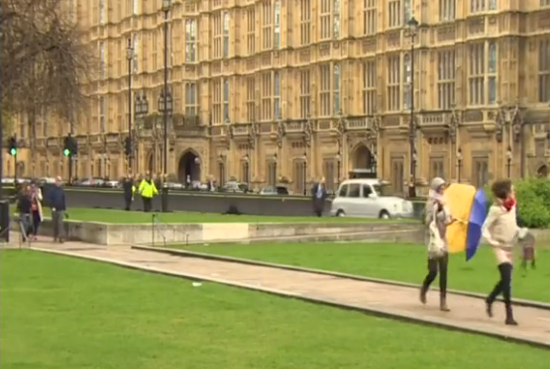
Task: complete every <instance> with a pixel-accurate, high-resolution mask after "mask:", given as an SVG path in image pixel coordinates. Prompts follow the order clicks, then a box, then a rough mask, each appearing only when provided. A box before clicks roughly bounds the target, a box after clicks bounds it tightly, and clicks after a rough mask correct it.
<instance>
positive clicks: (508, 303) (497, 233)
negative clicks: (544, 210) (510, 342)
mask: <svg viewBox="0 0 550 369" xmlns="http://www.w3.org/2000/svg"><path fill="white" fill-rule="evenodd" d="M491 192H492V193H493V196H494V202H493V205H491V207H490V208H489V213H488V214H487V219H486V220H485V222H484V223H483V227H482V235H483V238H485V240H486V241H487V243H488V244H489V245H490V246H491V247H492V248H493V251H494V253H495V257H496V259H497V264H498V271H499V274H500V280H499V281H498V283H497V284H496V285H495V287H494V288H493V291H492V292H491V293H490V294H489V296H487V299H486V300H485V304H486V312H487V315H488V316H489V317H493V303H494V302H495V299H496V297H497V296H498V295H500V294H501V293H502V295H503V297H504V305H505V309H506V321H505V324H507V325H517V324H518V323H517V322H516V321H515V319H514V316H513V313H512V296H511V295H512V288H511V283H512V270H513V268H512V263H513V253H512V248H513V246H514V243H515V242H516V240H517V239H518V236H519V233H520V232H519V231H520V230H519V227H518V225H517V220H516V199H515V197H514V194H513V188H512V181H510V180H509V179H500V180H497V181H495V182H494V183H493V185H492V186H491Z"/></svg>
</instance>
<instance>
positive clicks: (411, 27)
mask: <svg viewBox="0 0 550 369" xmlns="http://www.w3.org/2000/svg"><path fill="white" fill-rule="evenodd" d="M407 29H408V36H409V37H410V39H411V92H410V93H411V117H410V121H409V145H410V156H411V162H410V170H411V172H410V183H409V197H411V198H413V197H416V158H415V157H416V148H415V140H416V125H415V122H414V39H415V37H416V35H417V30H418V21H417V20H416V19H415V18H414V17H411V19H410V20H409V21H408V22H407Z"/></svg>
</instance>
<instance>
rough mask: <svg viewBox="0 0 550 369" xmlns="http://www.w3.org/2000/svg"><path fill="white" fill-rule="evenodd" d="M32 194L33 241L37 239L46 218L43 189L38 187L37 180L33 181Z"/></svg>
mask: <svg viewBox="0 0 550 369" xmlns="http://www.w3.org/2000/svg"><path fill="white" fill-rule="evenodd" d="M30 195H31V211H32V217H31V218H32V239H33V241H36V240H37V237H38V229H39V228H40V224H42V221H43V220H44V215H43V213H42V190H41V189H40V187H38V185H37V184H36V182H35V181H32V182H31V187H30Z"/></svg>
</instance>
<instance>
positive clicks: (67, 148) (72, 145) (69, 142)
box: [63, 135, 78, 157]
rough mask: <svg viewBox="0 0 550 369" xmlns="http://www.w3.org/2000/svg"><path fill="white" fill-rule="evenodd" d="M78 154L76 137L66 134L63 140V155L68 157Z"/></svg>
mask: <svg viewBox="0 0 550 369" xmlns="http://www.w3.org/2000/svg"><path fill="white" fill-rule="evenodd" d="M77 154H78V144H77V142H76V139H75V138H74V137H72V136H71V135H68V136H67V137H65V139H64V140H63V155H64V156H67V157H70V156H76V155H77Z"/></svg>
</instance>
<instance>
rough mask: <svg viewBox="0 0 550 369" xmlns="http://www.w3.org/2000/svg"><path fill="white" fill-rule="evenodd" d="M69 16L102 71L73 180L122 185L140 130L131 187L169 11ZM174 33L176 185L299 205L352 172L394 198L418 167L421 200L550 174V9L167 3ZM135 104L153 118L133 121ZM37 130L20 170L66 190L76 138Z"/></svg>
mask: <svg viewBox="0 0 550 369" xmlns="http://www.w3.org/2000/svg"><path fill="white" fill-rule="evenodd" d="M68 1H71V4H72V5H71V6H70V9H71V10H70V14H71V16H72V17H74V18H75V19H76V20H77V21H78V24H79V25H80V26H81V27H83V28H84V29H85V30H86V31H87V39H86V41H87V42H89V44H90V45H91V47H94V48H95V49H97V55H98V61H97V64H98V65H97V69H98V71H97V80H96V81H94V82H93V83H91V84H89V85H87V86H86V91H87V92H88V93H89V94H90V97H91V98H90V106H89V107H88V108H87V110H86V111H85V112H84V113H83V114H80V115H79V116H78V117H77V118H75V122H74V124H75V126H74V127H75V134H76V136H77V139H78V142H79V158H78V160H77V162H76V174H77V175H78V176H79V177H88V176H101V177H103V176H108V177H111V178H116V177H119V176H121V175H123V174H124V173H126V171H127V165H128V162H127V160H126V158H125V156H124V138H125V137H126V136H127V135H128V130H129V129H128V118H129V115H130V114H132V117H133V118H136V119H135V120H134V121H133V131H134V134H135V136H136V137H137V140H138V144H137V145H136V158H135V159H134V162H133V166H134V168H136V169H135V170H134V171H135V172H140V173H143V172H145V171H152V172H159V173H160V172H162V166H161V164H162V150H163V148H164V145H163V140H162V115H161V114H159V113H158V108H157V100H158V97H159V95H160V91H161V89H162V86H163V76H164V74H163V67H164V12H163V11H162V0H144V1H138V0H126V1H118V0H116V1H115V0H74V1H73V0H68ZM412 16H414V17H415V19H417V20H418V22H419V27H418V30H417V35H416V38H415V39H414V43H411V37H410V34H409V32H408V30H407V27H406V26H407V22H408V21H409V19H410V18H411V17H412ZM168 29H169V32H168V65H169V76H168V79H169V86H170V91H171V94H172V96H173V101H174V110H173V114H172V116H171V119H170V124H169V127H168V136H169V137H168V170H167V172H168V174H169V175H170V176H174V177H177V178H178V179H179V180H180V181H185V179H186V178H187V176H190V177H191V178H193V179H201V180H205V178H206V176H207V175H212V176H213V177H214V178H215V179H217V180H218V181H220V182H224V181H227V180H229V179H231V178H233V177H234V179H236V180H238V181H242V182H251V183H252V184H253V185H254V186H258V187H259V186H263V185H267V184H274V183H278V182H283V183H288V185H289V187H290V188H291V189H292V190H293V191H294V192H296V193H301V192H302V191H304V188H309V186H310V185H311V182H312V181H314V180H316V179H317V178H319V177H321V176H324V177H326V179H327V184H328V186H329V187H333V186H335V185H336V184H337V182H338V181H339V178H340V179H342V178H347V177H349V176H350V175H351V174H352V172H353V170H356V172H363V173H365V172H371V174H372V175H376V176H377V177H379V178H382V179H385V180H387V181H389V182H390V183H391V184H392V186H393V187H394V189H395V191H396V192H398V193H402V192H406V187H407V185H408V182H409V179H410V176H409V174H410V173H411V165H414V173H415V175H416V181H417V183H418V184H419V185H422V184H425V183H426V182H427V181H428V180H429V178H430V177H433V176H436V175H437V176H442V177H445V178H448V179H450V180H458V179H459V178H460V180H461V181H463V182H470V183H473V184H475V185H484V184H485V183H487V182H489V181H491V180H492V179H494V178H496V177H503V176H507V175H508V172H509V173H510V175H511V176H513V177H519V176H532V175H537V174H538V175H547V172H548V165H549V157H550V156H549V155H550V151H549V138H550V134H549V129H550V128H549V120H550V109H549V106H548V104H549V102H550V1H549V0H384V1H383V0H202V1H199V0H186V1H175V0H174V1H172V5H171V8H170V10H169V12H168ZM128 43H130V45H131V46H132V47H133V50H134V54H133V56H132V59H131V60H130V61H128V59H127V55H126V53H127V51H126V49H127V45H128ZM129 69H131V72H132V88H131V94H132V95H131V99H132V104H131V105H132V106H131V107H129V106H128V96H129V93H130V91H129V88H128V82H127V81H128V73H129ZM413 77H414V84H413V83H411V82H412V80H413ZM136 96H139V98H140V99H142V98H143V99H144V98H146V99H147V101H148V112H147V114H146V115H143V114H142V116H139V117H134V113H133V112H134V105H135V103H134V102H135V99H136ZM411 97H414V120H413V121H414V128H415V129H414V130H413V131H411V129H410V126H411V125H410V121H411V105H412V104H411V100H412V99H411ZM37 128H38V129H37V130H36V131H37V136H36V138H35V143H36V153H37V156H36V159H35V160H34V161H33V162H32V163H29V164H27V165H25V168H27V170H28V171H31V170H32V171H34V174H35V175H47V174H50V175H51V174H53V172H62V173H65V174H66V173H67V168H66V163H64V162H63V159H62V158H61V157H60V155H61V149H60V147H61V145H62V138H61V137H62V135H64V134H66V133H67V131H68V124H67V123H62V124H59V123H56V122H54V121H49V119H48V117H47V111H46V110H45V112H44V115H43V116H42V118H41V120H40V121H39V122H38V125H37ZM24 130H25V127H24V125H22V127H21V131H24ZM411 132H412V134H413V136H414V142H415V146H416V147H415V154H414V155H412V154H411V153H412V150H411V148H410V145H409V138H410V134H411ZM25 137H29V136H28V133H27V134H26V136H25ZM411 158H413V160H411ZM413 161H414V163H415V164H413Z"/></svg>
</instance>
